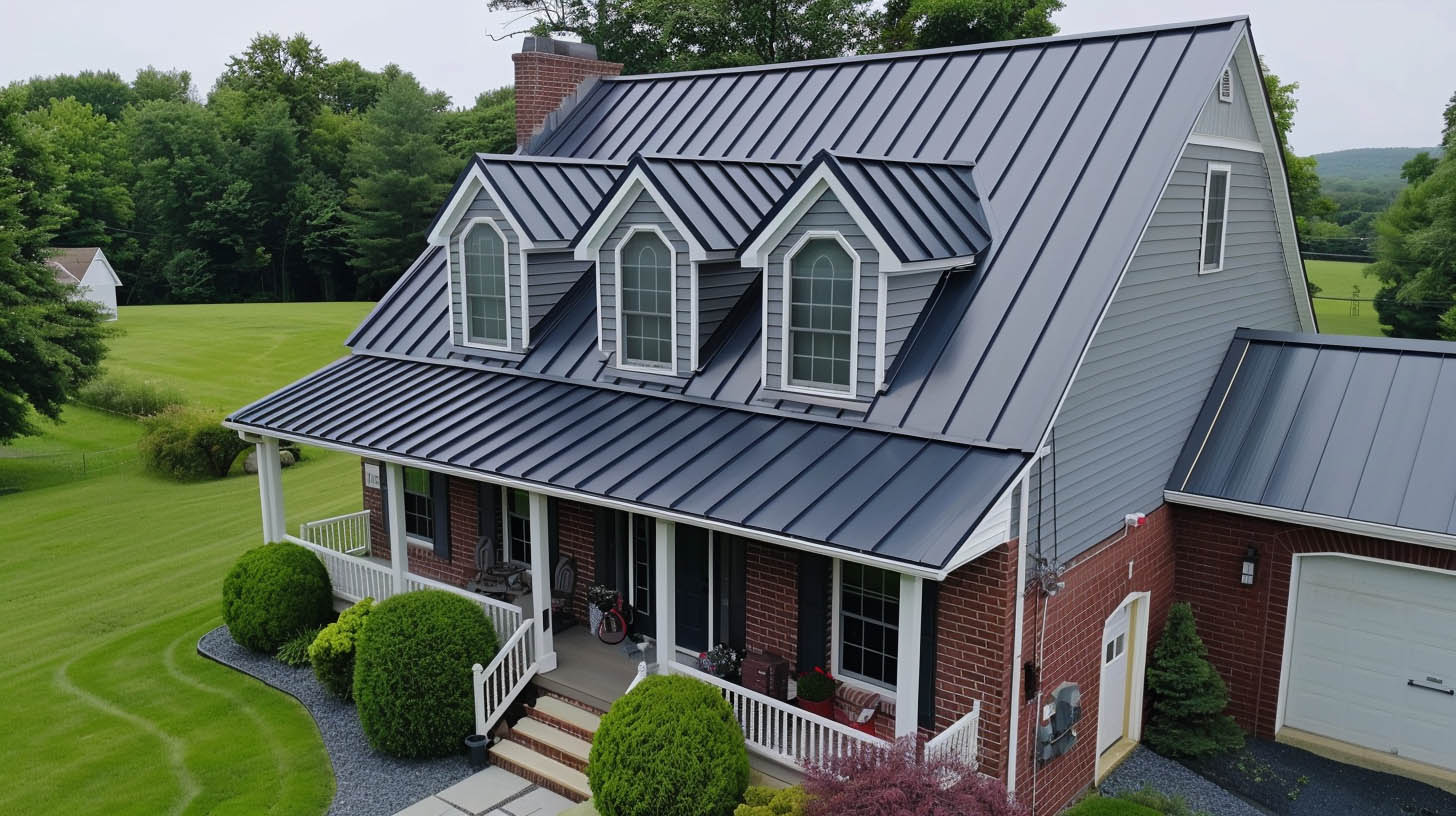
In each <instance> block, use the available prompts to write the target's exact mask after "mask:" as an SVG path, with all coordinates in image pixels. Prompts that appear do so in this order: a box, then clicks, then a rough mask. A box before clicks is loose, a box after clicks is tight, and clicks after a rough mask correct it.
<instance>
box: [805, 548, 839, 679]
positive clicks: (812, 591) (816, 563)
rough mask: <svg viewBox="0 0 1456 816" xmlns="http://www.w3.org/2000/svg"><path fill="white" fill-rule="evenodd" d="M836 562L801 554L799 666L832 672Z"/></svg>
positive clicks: (809, 669)
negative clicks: (832, 594)
mask: <svg viewBox="0 0 1456 816" xmlns="http://www.w3.org/2000/svg"><path fill="white" fill-rule="evenodd" d="M833 576H834V562H833V561H830V560H829V558H828V556H823V555H816V554H814V553H799V665H798V671H801V672H806V671H813V670H814V668H815V667H821V668H823V669H825V670H826V671H828V670H829V654H828V651H827V648H826V647H827V645H828V642H829V591H830V584H831V583H833Z"/></svg>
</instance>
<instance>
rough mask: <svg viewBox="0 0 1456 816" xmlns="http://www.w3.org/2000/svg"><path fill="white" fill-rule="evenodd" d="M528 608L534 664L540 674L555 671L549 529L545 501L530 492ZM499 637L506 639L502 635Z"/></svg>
mask: <svg viewBox="0 0 1456 816" xmlns="http://www.w3.org/2000/svg"><path fill="white" fill-rule="evenodd" d="M530 505H531V609H532V615H533V617H534V619H535V621H536V626H535V635H536V665H537V668H538V669H539V670H540V671H543V672H549V671H551V670H552V669H554V668H556V642H555V638H554V637H553V636H552V634H551V573H552V571H553V568H554V567H555V565H554V564H552V563H551V528H550V526H549V525H548V524H547V519H548V515H547V514H548V510H547V498H546V495H545V494H544V493H531V494H530ZM501 637H508V635H505V634H502V635H501Z"/></svg>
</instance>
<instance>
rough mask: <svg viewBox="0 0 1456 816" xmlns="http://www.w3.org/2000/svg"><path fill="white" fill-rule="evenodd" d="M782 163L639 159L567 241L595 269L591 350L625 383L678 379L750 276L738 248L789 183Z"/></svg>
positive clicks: (698, 359) (697, 358)
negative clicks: (639, 378) (640, 378)
mask: <svg viewBox="0 0 1456 816" xmlns="http://www.w3.org/2000/svg"><path fill="white" fill-rule="evenodd" d="M797 170H798V166H797V165H794V164H789V163H784V162H765V161H751V160H732V159H729V160H717V159H701V158H686V157H678V156H644V155H638V156H636V157H634V158H633V159H632V161H631V162H630V163H629V164H628V166H627V169H626V170H625V171H624V172H623V173H622V174H621V176H620V177H619V178H618V179H617V182H616V184H615V185H614V186H613V187H612V189H611V190H610V191H609V192H608V193H607V194H606V196H605V197H604V199H603V201H602V204H601V205H600V206H599V207H598V208H597V211H596V212H595V213H593V215H592V216H591V217H590V218H589V219H588V220H587V222H586V223H585V224H584V226H583V227H582V230H581V232H580V234H579V235H578V236H577V240H576V241H575V246H576V248H575V254H576V258H577V259H578V260H580V261H586V262H590V263H593V264H595V266H596V276H597V280H596V304H597V347H598V349H599V350H600V351H601V353H602V354H603V355H604V356H605V357H606V358H607V360H608V362H609V365H611V366H612V367H613V368H615V369H616V370H617V371H619V372H626V373H627V374H628V375H647V376H649V377H652V376H661V377H672V378H678V377H686V376H688V375H690V374H692V373H693V372H694V371H697V370H698V369H699V368H700V367H701V365H702V364H703V362H705V360H704V359H703V351H704V348H705V347H706V346H707V343H708V341H709V339H710V338H711V337H712V336H713V334H714V332H715V331H716V330H717V328H718V327H719V325H720V324H721V323H722V321H723V319H724V317H725V316H726V315H727V314H728V313H729V312H730V311H731V309H732V308H733V305H734V304H735V303H736V302H737V301H738V300H739V299H741V297H742V296H743V293H744V292H745V291H746V290H747V289H748V287H749V286H751V285H752V283H753V280H754V279H755V278H756V277H757V274H758V273H757V270H752V269H744V268H743V267H742V266H740V265H739V264H738V262H737V258H738V245H739V243H740V242H741V241H742V240H743V238H744V237H746V236H747V235H748V233H749V232H750V230H752V228H753V227H754V226H755V225H756V224H758V223H759V222H760V221H761V220H762V218H763V216H764V214H765V213H767V212H768V210H769V208H770V207H771V206H772V205H773V204H774V202H775V201H776V200H777V199H778V197H779V196H780V195H781V194H782V193H783V191H784V190H786V189H787V188H788V186H789V185H790V184H791V183H792V181H793V179H794V176H795V174H796V172H797Z"/></svg>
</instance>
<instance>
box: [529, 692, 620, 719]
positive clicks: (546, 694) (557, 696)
mask: <svg viewBox="0 0 1456 816" xmlns="http://www.w3.org/2000/svg"><path fill="white" fill-rule="evenodd" d="M540 692H541V693H540V694H538V695H536V696H537V697H550V698H552V699H553V700H560V701H561V702H563V703H566V704H567V705H570V706H576V707H577V708H579V709H581V710H582V711H585V712H586V713H588V714H595V715H597V716H598V717H601V716H603V715H605V714H606V713H607V712H605V711H603V710H601V709H600V708H597V707H596V706H593V705H587V704H586V703H583V702H582V701H580V700H573V699H571V698H570V697H567V696H566V695H564V694H557V693H556V692H554V691H547V690H546V689H540Z"/></svg>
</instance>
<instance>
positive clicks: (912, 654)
mask: <svg viewBox="0 0 1456 816" xmlns="http://www.w3.org/2000/svg"><path fill="white" fill-rule="evenodd" d="M924 581H925V579H923V578H919V577H916V576H914V575H904V574H902V575H901V576H900V653H899V655H898V658H897V659H898V660H899V664H898V666H897V668H896V673H895V737H896V738H897V739H898V738H900V737H904V736H909V735H912V734H914V733H916V731H917V730H919V728H920V706H919V703H920V629H921V626H920V621H921V617H922V616H921V611H920V610H921V607H922V606H923V605H924V601H925V583H924Z"/></svg>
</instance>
